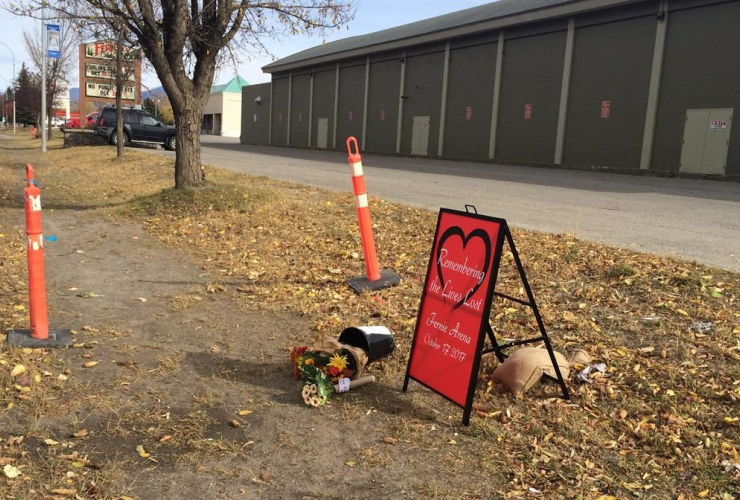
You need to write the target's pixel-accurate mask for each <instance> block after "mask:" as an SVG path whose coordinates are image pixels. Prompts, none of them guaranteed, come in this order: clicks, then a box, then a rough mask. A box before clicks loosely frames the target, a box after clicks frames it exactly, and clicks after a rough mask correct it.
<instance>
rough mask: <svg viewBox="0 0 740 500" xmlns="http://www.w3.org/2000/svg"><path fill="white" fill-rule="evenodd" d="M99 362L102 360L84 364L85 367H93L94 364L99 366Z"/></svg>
mask: <svg viewBox="0 0 740 500" xmlns="http://www.w3.org/2000/svg"><path fill="white" fill-rule="evenodd" d="M99 364H100V361H88V362H87V363H85V364H84V365H82V366H84V367H85V368H92V367H93V366H98V365H99Z"/></svg>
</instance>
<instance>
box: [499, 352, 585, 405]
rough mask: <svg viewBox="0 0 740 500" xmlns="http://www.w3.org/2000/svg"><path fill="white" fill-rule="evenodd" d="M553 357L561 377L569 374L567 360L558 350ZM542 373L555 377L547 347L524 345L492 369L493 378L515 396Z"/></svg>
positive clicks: (534, 382)
mask: <svg viewBox="0 0 740 500" xmlns="http://www.w3.org/2000/svg"><path fill="white" fill-rule="evenodd" d="M555 359H556V360H557V362H558V366H559V367H560V373H561V374H562V375H563V379H565V380H567V379H568V376H569V375H570V367H569V365H568V360H566V359H565V356H563V355H562V354H560V353H559V352H556V353H555ZM543 375H549V376H551V377H556V376H557V375H556V374H555V368H553V366H552V361H551V360H550V355H549V354H548V352H547V349H541V348H538V347H524V348H522V349H519V350H517V351H515V352H514V353H513V354H512V355H511V356H509V357H508V358H506V360H505V361H504V362H503V363H502V364H500V365H499V366H498V367H496V369H495V370H494V371H493V380H495V381H497V382H502V383H503V384H504V385H505V386H506V387H508V388H509V390H510V391H511V392H512V393H513V394H514V395H515V396H521V395H522V394H524V393H525V392H527V391H528V390H529V389H531V388H532V387H534V386H535V385H537V384H538V383H539V381H540V380H542V376H543Z"/></svg>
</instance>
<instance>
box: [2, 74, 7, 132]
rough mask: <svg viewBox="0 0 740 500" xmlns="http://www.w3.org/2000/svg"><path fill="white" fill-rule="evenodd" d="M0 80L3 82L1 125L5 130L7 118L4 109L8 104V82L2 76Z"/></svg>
mask: <svg viewBox="0 0 740 500" xmlns="http://www.w3.org/2000/svg"><path fill="white" fill-rule="evenodd" d="M0 78H2V79H3V81H4V82H5V92H3V125H5V128H6V129H7V128H8V120H7V118H8V116H7V115H6V114H5V107H6V105H7V104H8V87H9V85H8V80H6V79H5V77H4V76H0Z"/></svg>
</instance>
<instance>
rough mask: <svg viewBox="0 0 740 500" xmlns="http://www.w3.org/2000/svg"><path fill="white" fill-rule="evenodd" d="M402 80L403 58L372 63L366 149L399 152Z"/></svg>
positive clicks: (376, 151)
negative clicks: (397, 136)
mask: <svg viewBox="0 0 740 500" xmlns="http://www.w3.org/2000/svg"><path fill="white" fill-rule="evenodd" d="M400 84H401V61H400V59H392V60H389V61H385V62H378V63H372V64H370V94H369V96H368V105H367V142H366V144H365V150H366V151H369V152H372V153H387V154H392V153H395V152H396V129H397V126H398V95H399V94H398V92H399V87H400Z"/></svg>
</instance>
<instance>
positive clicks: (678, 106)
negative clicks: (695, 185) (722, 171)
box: [651, 2, 740, 175]
mask: <svg viewBox="0 0 740 500" xmlns="http://www.w3.org/2000/svg"><path fill="white" fill-rule="evenodd" d="M738 26H740V2H731V3H724V4H716V5H711V6H707V7H699V8H694V9H687V10H683V11H677V12H671V13H670V14H669V16H668V32H667V35H666V50H665V59H664V62H663V79H662V86H661V90H660V102H659V104H658V120H657V126H656V131H655V146H654V149H653V164H652V167H651V168H652V169H654V170H666V171H673V172H676V171H678V170H679V164H680V159H681V148H682V141H683V130H684V123H685V121H686V110H687V109H711V108H734V109H735V120H734V121H735V122H737V117H740V91H739V90H738V89H740V64H738V47H740V29H738ZM726 174H727V175H740V127H738V126H733V127H732V135H731V136H730V146H729V151H728V156H727V171H726Z"/></svg>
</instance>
